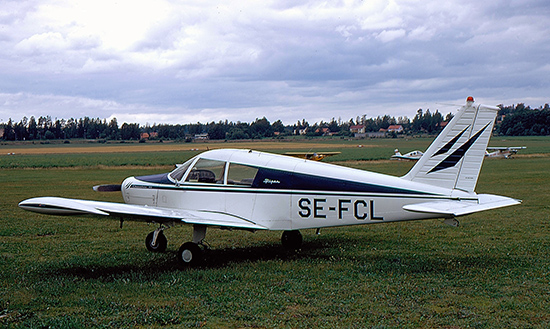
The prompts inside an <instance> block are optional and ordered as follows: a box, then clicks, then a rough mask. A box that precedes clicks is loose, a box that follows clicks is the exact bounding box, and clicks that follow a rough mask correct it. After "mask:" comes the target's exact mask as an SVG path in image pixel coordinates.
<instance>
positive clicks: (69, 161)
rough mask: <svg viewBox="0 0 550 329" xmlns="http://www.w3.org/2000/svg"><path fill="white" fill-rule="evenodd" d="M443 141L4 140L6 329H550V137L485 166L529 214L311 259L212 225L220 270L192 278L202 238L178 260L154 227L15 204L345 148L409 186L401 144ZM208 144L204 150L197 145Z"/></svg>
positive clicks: (374, 238)
mask: <svg viewBox="0 0 550 329" xmlns="http://www.w3.org/2000/svg"><path fill="white" fill-rule="evenodd" d="M431 141H432V138H413V139H401V138H399V139H370V140H369V139H365V140H344V139H339V138H335V139H312V140H288V139H287V140H282V141H278V140H264V141H253V142H250V141H249V142H235V143H229V142H226V143H224V142H221V143H213V142H209V143H168V142H164V143H159V142H152V141H151V142H147V143H124V144H121V143H112V144H98V143H91V142H85V141H82V142H80V143H76V142H71V143H70V144H39V143H36V144H32V143H17V144H2V145H0V186H1V188H0V193H1V196H2V198H1V199H0V224H1V226H0V268H1V271H0V273H1V274H0V324H1V325H2V326H5V327H13V328H29V327H53V328H95V327H109V328H112V327H147V328H160V327H162V328H170V327H174V328H176V327H207V328H241V327H253V328H273V327H289V328H312V327H316V328H333V327H344V328H346V327H358V328H363V327H366V328H372V327H374V328H391V327H403V328H466V327H472V328H510V327H514V328H548V327H550V311H549V310H550V236H549V235H550V138H549V137H522V138H517V137H516V138H511V137H493V138H492V139H491V142H490V144H489V145H490V146H527V149H525V150H522V151H521V152H520V153H518V154H517V155H515V156H514V158H513V159H510V160H504V159H486V160H485V162H484V165H483V168H482V172H481V175H480V179H479V182H478V185H477V189H476V191H477V192H478V193H494V194H500V195H505V196H509V197H513V198H517V199H521V200H523V204H522V205H519V206H514V207H509V208H502V209H497V210H491V211H486V212H481V213H478V214H474V215H470V216H466V217H461V218H459V219H460V227H458V228H454V227H451V226H447V225H445V224H443V223H442V221H441V220H426V221H417V222H405V223H393V224H391V223H390V224H378V225H366V226H354V227H347V228H333V229H323V230H321V234H320V235H316V234H315V230H306V231H303V232H302V234H303V235H304V244H303V246H302V248H301V250H299V251H298V252H289V251H285V250H284V249H282V248H281V247H280V232H269V231H267V232H256V233H250V232H241V231H232V232H229V231H221V230H214V229H212V230H210V231H209V232H208V236H207V241H208V243H209V244H210V246H211V250H209V251H208V254H207V255H208V256H207V262H206V263H205V264H204V266H202V267H200V268H192V269H186V270H181V269H180V268H178V265H177V264H176V261H175V257H174V254H175V252H176V250H177V248H178V247H179V245H180V244H181V242H183V241H185V240H186V239H188V237H189V236H190V234H191V233H190V232H191V228H190V227H175V228H172V229H169V230H166V231H165V234H166V235H167V238H168V241H169V242H168V250H167V252H166V253H164V254H154V253H150V252H148V251H147V250H146V248H145V244H144V238H145V236H146V235H147V233H149V232H150V231H151V230H152V229H154V226H152V225H151V226H149V225H147V224H142V223H126V224H125V225H124V226H123V228H122V229H121V228H120V223H119V222H117V221H113V220H108V219H95V218H89V217H55V216H43V215H39V214H34V213H29V212H25V211H23V210H21V209H19V208H18V207H17V204H18V203H19V202H20V201H21V200H24V199H27V198H31V197H35V196H46V195H48V196H61V197H71V198H82V199H93V200H105V201H114V202H122V198H121V196H120V194H118V193H97V192H94V191H92V188H91V187H92V186H94V185H98V184H109V183H114V184H118V183H120V182H121V181H122V180H123V179H124V178H126V177H128V176H132V175H146V174H155V173H163V172H167V171H169V170H171V169H172V168H174V164H176V163H183V162H184V161H185V160H187V159H189V158H190V157H192V156H194V155H196V154H198V153H199V152H201V151H204V150H206V149H207V148H209V149H213V148H222V147H231V148H245V149H249V148H252V149H255V150H261V151H269V152H274V153H285V152H289V151H306V152H307V151H309V152H322V151H340V152H341V154H339V155H336V156H333V157H330V158H327V159H325V160H324V161H326V162H331V163H336V164H339V165H344V166H351V167H354V168H360V169H366V170H370V171H375V172H381V173H386V174H392V175H398V176H400V175H404V174H405V173H406V172H407V171H408V170H409V169H410V167H411V166H412V163H411V162H406V161H389V160H388V159H389V157H390V156H391V155H392V154H393V150H394V149H395V148H399V150H401V151H402V152H403V151H404V152H408V151H411V150H415V149H420V150H424V149H425V148H426V147H427V146H428V145H429V144H430V142H431ZM196 149H198V150H196Z"/></svg>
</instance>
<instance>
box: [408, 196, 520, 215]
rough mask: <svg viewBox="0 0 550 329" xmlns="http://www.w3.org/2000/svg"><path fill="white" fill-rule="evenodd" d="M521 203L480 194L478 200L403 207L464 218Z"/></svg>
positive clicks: (506, 198)
mask: <svg viewBox="0 0 550 329" xmlns="http://www.w3.org/2000/svg"><path fill="white" fill-rule="evenodd" d="M520 203H521V201H520V200H517V199H512V198H508V197H504V196H499V195H492V194H479V195H478V200H477V201H476V200H448V201H433V202H424V203H416V204H411V205H405V206H403V209H405V210H408V211H414V212H421V213H428V214H439V215H441V216H464V215H468V214H473V213H475V212H479V211H483V210H490V209H496V208H501V207H507V206H513V205H517V204H520Z"/></svg>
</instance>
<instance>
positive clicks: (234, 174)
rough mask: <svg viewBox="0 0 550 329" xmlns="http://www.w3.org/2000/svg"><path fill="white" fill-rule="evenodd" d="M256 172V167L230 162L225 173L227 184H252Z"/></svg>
mask: <svg viewBox="0 0 550 329" xmlns="http://www.w3.org/2000/svg"><path fill="white" fill-rule="evenodd" d="M257 173H258V168H254V167H250V166H246V165H242V164H237V163H230V164H229V172H228V173H227V184H228V185H239V186H252V183H253V182H254V178H255V177H256V174H257Z"/></svg>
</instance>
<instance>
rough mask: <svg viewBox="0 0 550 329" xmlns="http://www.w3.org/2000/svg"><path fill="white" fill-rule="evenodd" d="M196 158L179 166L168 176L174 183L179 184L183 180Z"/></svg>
mask: <svg viewBox="0 0 550 329" xmlns="http://www.w3.org/2000/svg"><path fill="white" fill-rule="evenodd" d="M194 160H195V158H191V159H189V160H187V161H186V162H185V163H184V164H181V165H177V168H176V169H174V170H172V172H171V173H170V174H169V175H168V176H169V177H170V178H171V179H172V180H173V181H174V182H179V181H180V180H181V179H182V178H183V175H184V174H185V172H186V171H187V169H188V168H189V166H191V164H192V163H193V161H194Z"/></svg>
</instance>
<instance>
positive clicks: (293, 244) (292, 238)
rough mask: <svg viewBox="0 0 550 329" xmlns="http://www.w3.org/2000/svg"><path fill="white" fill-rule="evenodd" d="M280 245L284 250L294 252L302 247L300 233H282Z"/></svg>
mask: <svg viewBox="0 0 550 329" xmlns="http://www.w3.org/2000/svg"><path fill="white" fill-rule="evenodd" d="M281 244H282V245H283V247H284V248H285V249H289V250H296V249H300V247H301V246H302V233H300V231H297V230H296V231H284V232H283V235H282V236H281Z"/></svg>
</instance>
